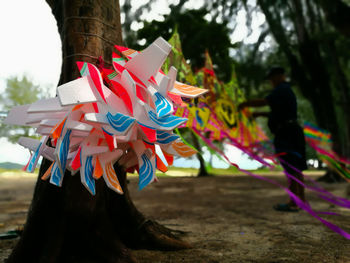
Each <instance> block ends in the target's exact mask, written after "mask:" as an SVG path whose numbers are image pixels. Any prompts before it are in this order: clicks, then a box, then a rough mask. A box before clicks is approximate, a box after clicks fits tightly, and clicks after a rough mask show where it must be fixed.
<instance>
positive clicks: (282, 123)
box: [239, 67, 307, 212]
mask: <svg viewBox="0 0 350 263" xmlns="http://www.w3.org/2000/svg"><path fill="white" fill-rule="evenodd" d="M266 79H267V80H269V82H270V84H271V85H272V87H273V90H272V91H271V92H270V94H269V95H268V96H267V97H266V98H263V99H254V100H250V101H246V102H243V103H242V104H240V105H239V109H243V108H245V107H262V106H266V105H268V106H270V112H255V113H253V116H255V117H258V116H266V117H268V127H269V129H270V131H271V132H272V133H273V134H274V140H273V144H274V147H275V152H276V155H278V156H279V157H278V158H279V159H280V161H281V165H282V167H283V169H284V170H285V171H286V172H287V173H289V174H291V175H293V176H294V177H296V178H297V179H299V180H300V181H303V180H304V177H303V174H302V172H301V171H303V170H306V169H307V165H306V158H305V138H304V132H303V129H302V128H301V127H300V125H299V124H298V122H297V100H296V97H295V94H294V92H293V91H292V89H291V87H290V84H289V83H288V82H287V81H286V75H285V70H284V69H283V68H282V67H273V68H272V69H271V70H270V71H269V73H268V75H267V76H266ZM293 168H296V169H298V170H299V171H300V172H297V171H295V169H293ZM289 190H290V191H292V192H293V193H294V194H295V195H296V196H298V197H299V198H300V199H301V200H302V201H305V194H304V187H303V186H302V185H300V184H299V183H297V182H295V181H294V180H289ZM274 209H276V210H278V211H285V212H297V211H299V209H298V206H297V205H296V204H295V202H294V200H293V199H290V200H289V202H288V203H286V204H277V205H275V206H274Z"/></svg>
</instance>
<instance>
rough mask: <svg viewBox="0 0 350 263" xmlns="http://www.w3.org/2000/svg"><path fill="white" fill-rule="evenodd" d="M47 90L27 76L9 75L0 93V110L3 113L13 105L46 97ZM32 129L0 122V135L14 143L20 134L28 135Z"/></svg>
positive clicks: (28, 102) (30, 134) (32, 133)
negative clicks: (3, 89)
mask: <svg viewBox="0 0 350 263" xmlns="http://www.w3.org/2000/svg"><path fill="white" fill-rule="evenodd" d="M47 95H48V94H47V90H46V89H43V88H41V87H39V86H38V85H35V84H34V83H33V82H32V81H31V80H30V79H28V77H27V76H23V77H22V78H21V79H20V78H19V77H11V78H8V79H7V80H6V88H5V91H4V92H3V93H2V94H0V107H1V108H0V111H1V112H3V114H4V115H6V114H7V111H8V110H10V109H11V108H12V107H14V106H18V105H24V104H30V103H33V102H35V101H37V100H38V99H42V98H45V97H47ZM33 135H34V131H33V129H32V128H29V127H19V126H18V127H13V126H12V125H11V126H10V125H5V124H3V123H2V122H0V136H1V137H6V138H8V140H9V141H10V142H12V143H16V142H17V141H18V139H19V138H20V137H22V136H26V137H30V136H33Z"/></svg>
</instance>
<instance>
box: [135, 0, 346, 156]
mask: <svg viewBox="0 0 350 263" xmlns="http://www.w3.org/2000/svg"><path fill="white" fill-rule="evenodd" d="M185 2H186V1H184V0H183V1H179V3H178V4H177V5H176V6H173V9H174V11H172V12H171V13H170V14H169V15H168V16H165V17H164V21H163V22H154V21H153V22H151V23H148V24H147V23H144V28H143V29H141V30H139V33H138V36H142V34H141V32H143V31H145V32H147V33H148V35H152V34H153V32H154V31H157V32H163V33H164V34H166V33H167V32H170V31H169V29H171V28H172V24H171V21H177V22H178V23H179V24H181V23H183V24H184V27H183V28H182V29H183V30H184V32H181V31H180V28H179V32H180V35H186V36H190V37H192V38H194V37H193V34H194V33H193V32H191V30H190V29H189V28H190V27H191V23H188V21H190V20H188V19H187V20H186V19H182V20H180V19H179V18H180V17H181V15H182V14H190V11H189V10H186V8H185ZM174 7H175V8H174ZM142 8H144V10H145V9H146V8H149V6H147V5H145V6H142V7H141V8H140V9H142ZM200 10H201V12H203V13H201V15H200V16H201V17H205V18H206V20H207V21H208V23H210V21H215V22H216V21H221V22H222V24H224V25H227V28H228V31H226V32H228V33H233V32H234V31H235V29H236V28H237V23H236V22H235V21H236V20H237V19H238V18H239V15H240V14H244V15H245V17H246V28H247V31H248V34H247V37H249V36H252V35H254V34H257V33H258V34H259V37H258V38H257V40H256V41H255V42H254V43H251V42H250V43H247V41H245V40H246V39H247V37H246V38H245V40H243V41H242V42H240V43H236V44H235V50H234V51H233V52H231V55H233V58H234V64H235V68H236V70H237V75H238V80H239V83H240V86H241V87H242V88H243V89H244V90H245V91H246V94H247V97H258V96H259V97H260V96H264V95H266V93H267V92H268V90H267V89H266V85H264V84H263V83H262V79H263V76H264V75H265V74H266V71H267V69H268V68H269V67H271V66H272V65H276V64H278V65H282V66H284V67H285V68H286V69H287V71H288V72H289V73H290V76H291V80H292V84H293V87H294V88H295V89H298V90H300V92H297V93H298V94H299V98H300V99H299V101H300V100H305V99H306V100H307V101H309V102H310V105H311V106H312V109H313V113H314V114H311V115H313V116H314V117H315V120H316V123H317V124H318V126H320V127H321V128H323V129H326V130H329V131H330V132H331V133H332V136H333V141H334V149H335V150H336V152H338V153H339V154H340V155H343V156H348V157H349V156H350V116H349V114H348V112H349V110H350V109H349V107H350V106H349V103H348V102H349V99H350V97H349V93H350V90H349V84H348V83H349V78H350V74H349V72H350V70H349V61H350V53H349V52H348V51H347V47H348V46H349V44H350V43H349V42H350V39H349V37H348V36H349V28H350V26H349V19H348V17H349V15H350V13H349V12H350V11H349V10H350V5H349V1H345V0H336V1H330V0H302V1H297V0H277V1H269V0H256V1H247V0H235V1H227V0H218V1H204V2H203V7H202V9H200ZM137 12H138V14H142V10H137ZM198 12H200V11H198ZM130 14H131V15H130V16H128V17H129V19H136V20H137V17H133V16H132V13H130ZM262 15H263V17H264V18H265V23H263V24H261V25H260V26H259V28H256V27H255V28H254V27H253V24H254V23H253V22H254V19H256V17H257V16H262ZM172 16H174V17H177V18H176V19H174V20H172V19H171V17H172ZM130 17H131V18H130ZM198 21H200V19H199V20H198ZM148 25H152V27H148ZM239 26H240V27H242V24H240V25H239ZM164 27H165V28H164ZM179 27H180V26H179ZM148 28H150V29H148ZM240 29H241V28H240ZM158 30H159V31H158ZM167 30H168V31H167ZM186 32H187V33H186ZM188 32H191V33H188ZM207 32H208V31H207ZM198 35H200V34H198ZM216 37H218V36H216ZM145 39H146V40H147V38H145ZM202 41H203V42H204V43H206V42H205V37H204V38H203V39H202ZM183 44H184V48H183V49H184V50H185V49H186V45H189V43H186V41H185V39H184V40H183ZM195 49H196V47H191V50H195ZM184 53H185V56H186V52H184ZM186 58H187V57H186ZM213 60H214V63H215V64H217V62H216V61H215V59H214V58H213ZM194 61H196V60H194ZM227 61H228V60H227ZM218 68H219V69H224V68H225V67H223V66H222V65H220V67H219V66H218ZM218 68H217V69H218ZM217 71H218V70H217ZM303 105H307V103H300V106H299V108H302V107H303ZM301 111H304V110H301ZM307 111H309V109H307ZM307 111H306V110H305V111H304V113H305V112H307ZM309 112H310V111H309ZM304 116H305V114H304ZM309 120H310V119H309Z"/></svg>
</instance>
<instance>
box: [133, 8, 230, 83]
mask: <svg viewBox="0 0 350 263" xmlns="http://www.w3.org/2000/svg"><path fill="white" fill-rule="evenodd" d="M170 8H171V10H172V11H171V13H170V14H169V15H166V16H165V17H164V21H162V22H160V21H155V20H154V21H152V22H146V21H144V22H143V23H144V27H143V28H142V29H140V30H139V31H137V39H139V40H142V39H144V40H146V43H145V44H144V45H139V44H138V43H137V42H136V43H135V42H134V43H128V44H129V45H130V46H133V47H134V48H136V49H143V48H145V47H146V46H148V45H149V44H150V43H151V42H152V41H154V40H155V39H156V38H157V37H158V36H162V37H163V38H164V39H169V38H170V37H171V35H172V34H173V32H174V31H175V28H177V30H178V32H179V35H180V38H181V43H182V50H183V53H184V56H185V58H186V59H187V60H189V61H190V64H191V65H192V69H193V70H194V71H196V70H198V69H200V68H202V67H203V66H204V62H205V51H206V50H208V51H209V53H210V55H211V57H212V59H213V62H214V65H215V66H216V73H217V75H218V77H219V78H220V79H222V80H224V81H228V80H229V79H230V77H231V73H232V69H233V68H232V66H233V60H232V58H231V57H230V56H229V50H230V48H232V47H233V45H232V44H231V41H230V37H229V33H230V32H229V29H228V27H227V23H226V22H222V23H218V22H216V21H215V20H210V21H208V20H207V19H206V18H205V17H206V15H207V14H208V13H209V11H208V10H207V9H206V8H205V7H203V8H201V9H198V10H182V9H181V7H179V6H170Z"/></svg>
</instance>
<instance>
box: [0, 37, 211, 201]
mask: <svg viewBox="0 0 350 263" xmlns="http://www.w3.org/2000/svg"><path fill="white" fill-rule="evenodd" d="M116 49H117V50H118V51H120V52H121V53H122V54H123V55H124V56H126V57H127V59H125V58H123V57H121V56H119V55H117V54H116V53H113V67H114V68H113V69H106V68H97V67H96V66H94V65H93V64H90V63H86V62H77V65H78V68H79V71H80V74H81V78H78V79H76V80H73V81H70V82H68V83H65V84H63V85H61V86H59V87H57V97H55V98H50V99H43V100H39V101H37V102H35V103H33V104H31V105H23V106H18V107H15V108H13V109H12V110H11V111H10V113H9V115H8V117H7V119H6V121H5V123H7V124H13V125H26V126H31V127H34V128H36V132H37V133H38V134H40V135H42V139H41V140H40V141H39V140H34V139H31V138H24V137H22V138H20V140H19V144H21V145H22V146H24V147H26V148H29V149H30V150H31V151H33V154H32V156H31V157H30V160H29V162H28V165H27V167H26V169H27V171H30V172H33V171H34V168H35V166H36V164H37V162H38V159H39V157H40V156H43V157H44V158H47V159H49V160H51V161H52V162H53V164H52V165H51V167H50V169H49V170H48V171H47V172H46V173H45V174H44V176H43V178H42V179H45V180H46V179H48V178H50V182H51V183H52V184H54V185H57V186H61V185H62V182H63V178H64V175H65V172H66V171H67V170H68V171H70V172H71V173H76V172H77V171H80V177H81V182H82V184H83V185H84V186H85V187H86V189H87V190H88V191H89V192H90V193H91V194H92V195H95V191H96V190H95V180H98V179H99V178H101V177H103V179H104V181H105V182H106V184H107V185H108V187H109V188H111V189H112V190H114V191H116V192H117V193H119V194H122V193H123V189H122V188H121V186H120V184H119V182H118V177H117V175H116V173H115V171H114V168H113V164H114V163H115V162H117V161H118V160H119V159H120V158H121V157H122V156H124V155H125V154H126V153H127V152H130V151H133V152H134V153H135V155H134V156H135V157H134V158H131V159H130V160H128V162H127V164H126V168H129V167H130V166H133V165H135V164H137V167H136V169H137V170H138V172H139V188H140V189H142V188H144V187H145V186H147V185H148V184H149V183H151V182H153V181H154V180H155V171H156V169H159V170H160V171H162V172H165V171H166V170H167V168H166V165H165V164H164V163H163V162H162V161H161V159H160V158H159V156H158V155H157V153H156V151H155V146H156V145H157V146H159V149H160V151H162V152H163V153H164V155H165V157H166V159H167V160H169V162H172V159H173V157H172V156H173V155H177V156H182V157H189V156H191V155H193V154H195V153H196V151H194V150H193V149H192V148H191V147H189V146H187V145H186V144H184V143H183V142H182V141H181V138H180V137H179V136H177V135H175V134H173V129H175V128H176V127H178V126H180V125H182V124H184V123H185V122H186V121H187V119H186V118H184V117H182V116H177V115H176V114H174V103H175V104H177V107H181V106H182V99H181V97H187V98H195V97H198V96H200V95H202V94H204V93H206V92H207V91H206V90H205V89H202V88H196V87H194V86H191V85H187V84H184V83H180V82H177V81H176V74H177V71H176V69H175V68H174V67H171V68H170V70H169V71H168V74H165V73H164V72H163V71H161V70H160V68H161V66H162V64H163V63H164V61H165V59H166V58H167V56H168V54H169V52H170V51H171V46H170V44H169V43H167V42H166V41H165V40H164V39H162V38H158V39H157V40H155V41H154V42H153V43H152V44H151V45H150V46H149V47H147V48H146V49H145V50H143V51H142V52H137V51H135V50H132V49H128V48H126V47H121V46H116ZM105 83H106V84H107V86H106V85H105ZM48 141H50V143H51V145H53V146H54V147H50V146H48V143H47V142H48Z"/></svg>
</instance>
